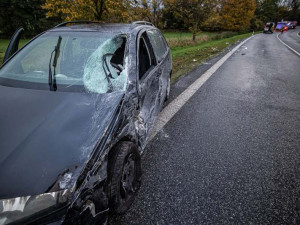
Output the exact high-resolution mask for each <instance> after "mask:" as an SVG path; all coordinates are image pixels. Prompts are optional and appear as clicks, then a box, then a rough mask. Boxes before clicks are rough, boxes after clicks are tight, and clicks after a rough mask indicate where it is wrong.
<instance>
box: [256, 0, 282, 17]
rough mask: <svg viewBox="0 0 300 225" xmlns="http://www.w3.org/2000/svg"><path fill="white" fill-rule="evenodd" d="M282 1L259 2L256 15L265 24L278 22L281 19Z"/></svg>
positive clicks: (266, 0) (268, 0) (267, 0)
mask: <svg viewBox="0 0 300 225" xmlns="http://www.w3.org/2000/svg"><path fill="white" fill-rule="evenodd" d="M279 2H280V0H263V1H258V3H257V9H256V12H255V14H256V15H257V17H258V18H259V19H261V20H262V21H264V22H271V21H272V22H277V21H279V20H281V18H279V14H278V13H279Z"/></svg>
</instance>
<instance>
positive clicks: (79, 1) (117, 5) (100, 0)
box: [43, 0, 132, 22]
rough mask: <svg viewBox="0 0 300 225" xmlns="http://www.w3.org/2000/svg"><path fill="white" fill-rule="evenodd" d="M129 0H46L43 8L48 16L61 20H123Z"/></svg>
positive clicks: (126, 18) (127, 13)
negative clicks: (57, 17) (58, 17)
mask: <svg viewBox="0 0 300 225" xmlns="http://www.w3.org/2000/svg"><path fill="white" fill-rule="evenodd" d="M131 3H132V2H131V1H127V0H46V2H45V4H44V6H43V8H44V9H46V10H47V16H48V17H55V16H60V17H61V18H62V19H63V20H97V21H109V22H125V21H127V20H128V18H129V10H130V6H131Z"/></svg>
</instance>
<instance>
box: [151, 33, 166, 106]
mask: <svg viewBox="0 0 300 225" xmlns="http://www.w3.org/2000/svg"><path fill="white" fill-rule="evenodd" d="M147 34H148V37H149V40H150V43H151V45H152V46H153V49H154V54H155V57H156V59H157V67H158V70H159V71H160V74H161V75H160V84H161V87H160V88H161V96H160V101H161V102H160V103H161V107H162V105H163V103H164V100H165V98H166V95H167V92H168V90H167V89H168V88H170V86H169V85H170V78H171V72H172V58H171V57H172V56H171V53H170V49H169V46H168V44H167V42H166V39H165V38H164V37H163V35H162V33H161V32H160V31H159V30H158V29H151V30H148V31H147Z"/></svg>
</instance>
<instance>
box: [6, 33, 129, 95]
mask: <svg viewBox="0 0 300 225" xmlns="http://www.w3.org/2000/svg"><path fill="white" fill-rule="evenodd" d="M58 40H59V41H58ZM126 41H127V39H126V36H125V35H120V34H118V35H116V34H114V33H99V32H47V33H45V34H43V35H41V36H40V37H38V38H37V39H35V40H34V41H32V42H31V43H29V44H28V45H27V46H26V47H25V48H24V49H22V50H21V51H20V52H19V53H18V54H16V55H15V56H14V57H13V58H12V59H11V60H10V61H9V62H8V63H7V64H5V65H4V66H3V68H2V69H1V70H0V85H4V86H11V87H20V88H30V89H45V90H49V85H50V83H52V82H50V80H51V81H54V82H55V85H56V87H57V90H58V91H85V92H92V93H108V92H113V91H124V90H125V88H126V85H127V65H128V63H127V57H126V56H125V48H126ZM50 89H51V88H50Z"/></svg>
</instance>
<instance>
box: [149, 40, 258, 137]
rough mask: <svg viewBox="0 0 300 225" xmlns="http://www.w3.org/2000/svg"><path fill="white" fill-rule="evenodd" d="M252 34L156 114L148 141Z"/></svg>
mask: <svg viewBox="0 0 300 225" xmlns="http://www.w3.org/2000/svg"><path fill="white" fill-rule="evenodd" d="M252 37H253V36H251V37H249V38H247V39H246V40H244V41H243V42H242V43H240V44H239V45H238V46H236V47H235V48H234V49H233V50H232V51H230V52H229V53H227V54H226V55H225V56H224V57H223V58H221V59H220V60H219V61H218V62H217V63H216V64H214V65H213V66H212V67H211V68H210V69H208V70H207V71H206V72H205V73H204V74H203V75H201V76H200V77H199V78H198V79H197V80H196V81H195V82H194V83H192V84H191V85H190V86H189V87H188V88H187V89H186V90H185V91H184V92H182V93H181V94H180V95H179V96H178V97H177V98H176V99H174V100H173V101H172V102H171V103H169V104H168V105H167V106H166V107H165V108H164V109H163V110H162V111H161V112H160V114H159V115H158V117H157V120H156V123H155V125H154V127H153V130H152V133H151V135H150V137H149V139H148V142H150V141H151V140H152V139H153V138H154V137H155V136H156V135H157V133H158V132H159V131H160V130H161V129H163V127H164V126H165V125H166V124H167V123H168V122H169V121H170V120H171V119H172V118H173V116H175V114H176V113H177V112H178V111H179V110H180V109H181V108H182V107H183V106H184V105H185V103H187V102H188V101H189V99H190V98H191V97H192V96H193V95H194V94H195V93H196V92H197V91H198V90H199V89H200V88H201V86H202V85H203V84H204V83H205V82H206V81H207V80H208V79H209V78H210V77H211V76H212V75H213V74H214V73H215V72H216V71H217V70H218V69H219V68H220V67H221V66H222V65H223V64H224V63H225V62H226V60H227V59H229V57H230V56H232V55H233V54H234V53H235V52H236V51H237V50H238V49H239V48H240V47H241V46H242V45H244V44H245V43H246V42H247V41H248V40H249V39H251V38H252Z"/></svg>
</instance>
